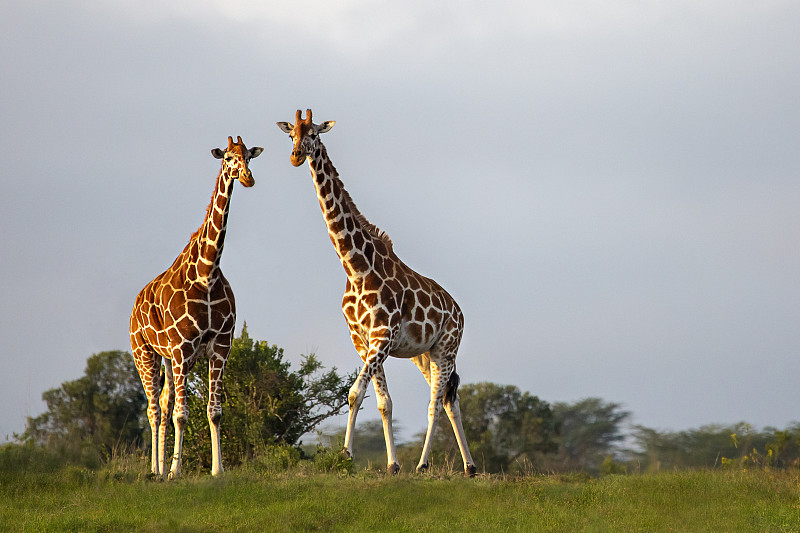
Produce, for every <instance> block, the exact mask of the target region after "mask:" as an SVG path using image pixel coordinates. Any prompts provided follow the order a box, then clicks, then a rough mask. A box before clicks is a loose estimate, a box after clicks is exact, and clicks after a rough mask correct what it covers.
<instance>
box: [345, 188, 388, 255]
mask: <svg viewBox="0 0 800 533" xmlns="http://www.w3.org/2000/svg"><path fill="white" fill-rule="evenodd" d="M342 191H343V194H342V197H343V198H344V201H345V203H346V204H347V205H348V206H349V207H350V211H351V212H352V213H353V215H354V216H355V219H356V222H358V225H359V226H361V228H362V229H364V231H366V232H367V233H368V234H369V235H371V236H372V237H373V238H375V239H380V240H381V241H383V243H384V244H385V245H386V247H387V248H389V250H392V246H393V245H392V239H391V238H389V234H388V233H386V232H385V231H383V230H382V229H381V228H379V227H378V226H376V225H375V224H373V223H372V222H370V221H369V220H367V217H365V216H364V214H363V213H362V212H361V211H359V210H358V206H356V203H355V202H354V201H353V198H351V197H350V193H349V192H347V189H342Z"/></svg>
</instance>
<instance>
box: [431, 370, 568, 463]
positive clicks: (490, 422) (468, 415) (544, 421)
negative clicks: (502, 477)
mask: <svg viewBox="0 0 800 533" xmlns="http://www.w3.org/2000/svg"><path fill="white" fill-rule="evenodd" d="M458 395H459V403H460V405H461V417H462V423H463V425H464V432H465V433H466V437H467V442H468V443H469V447H470V452H471V453H472V457H473V459H474V460H475V463H476V466H477V468H478V472H495V473H499V472H517V471H520V470H530V469H531V468H534V467H535V466H536V465H538V464H539V463H541V461H542V457H543V456H544V455H545V454H550V453H554V452H555V451H556V449H557V445H556V442H555V440H554V439H555V437H556V435H557V433H558V427H557V424H556V420H555V418H554V416H553V412H552V410H551V409H550V405H549V404H548V403H547V402H544V401H542V400H540V399H539V398H538V397H536V396H534V395H532V394H530V393H528V392H524V393H523V392H521V391H520V390H519V388H517V387H516V386H513V385H505V386H504V385H497V384H495V383H488V382H482V383H476V384H466V385H462V386H461V387H460V388H459V390H458ZM424 437H425V436H424V433H423V434H422V435H421V439H424ZM456 458H458V459H456ZM432 459H433V461H437V460H438V461H443V462H445V463H448V462H452V461H456V462H460V459H461V455H460V452H459V449H458V444H457V442H456V440H455V434H454V433H453V429H452V426H451V425H450V421H449V419H448V418H447V415H446V414H445V413H444V411H442V413H441V415H440V417H439V424H438V427H437V429H436V432H435V433H434V444H433V452H432Z"/></svg>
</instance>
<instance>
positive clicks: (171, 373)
mask: <svg viewBox="0 0 800 533" xmlns="http://www.w3.org/2000/svg"><path fill="white" fill-rule="evenodd" d="M262 151H263V148H258V147H255V148H251V149H249V150H248V149H247V147H246V146H245V145H244V143H243V142H242V138H241V137H239V139H238V142H236V143H234V142H233V139H232V138H231V137H228V148H227V149H226V150H222V149H221V148H215V149H213V150H211V154H212V155H213V156H214V157H215V158H217V159H222V169H221V170H220V172H219V176H218V177H217V182H216V185H215V186H214V194H213V195H212V196H211V203H210V204H209V206H208V210H207V212H206V218H205V221H204V222H203V225H202V226H200V227H199V228H198V229H197V231H195V232H194V234H192V236H191V238H190V239H189V243H188V244H187V245H186V247H185V248H184V249H183V251H182V252H181V253H180V255H179V256H178V257H177V259H175V262H174V263H172V266H171V267H169V268H168V269H167V270H166V271H164V272H163V273H161V274H160V275H159V276H158V277H156V278H155V279H154V280H153V281H151V282H150V283H148V284H147V285H146V286H145V287H144V288H143V289H142V291H141V292H140V293H139V295H138V296H137V297H136V303H135V304H134V305H133V311H132V312H131V324H130V334H131V348H132V350H133V359H134V361H135V362H136V369H137V370H138V371H139V377H140V378H141V380H142V385H143V386H144V391H145V394H146V395H147V419H148V420H149V421H150V431H151V432H152V437H153V441H152V454H151V470H152V472H153V473H154V474H157V475H164V473H165V470H164V468H165V462H166V450H165V441H166V433H167V423H168V420H169V414H170V411H172V410H173V406H174V407H175V409H174V413H173V416H172V421H173V424H174V426H175V451H174V454H173V456H172V468H171V469H170V472H169V477H170V478H175V477H180V475H181V453H182V450H183V433H184V429H185V426H186V422H187V421H188V420H189V408H188V407H187V405H186V386H185V380H186V376H187V374H188V373H189V371H190V370H191V369H192V367H193V366H194V364H195V362H197V360H198V359H199V358H201V357H203V356H208V390H209V398H208V423H209V426H210V428H211V462H212V466H211V474H212V475H215V476H216V475H217V474H219V473H220V472H222V471H223V469H222V453H221V451H220V443H219V440H220V429H219V422H220V418H221V417H222V373H223V371H224V370H225V363H226V361H227V360H228V353H229V352H230V349H231V341H232V339H233V329H234V325H235V323H236V303H235V302H234V298H233V291H232V290H231V286H230V284H229V283H228V280H226V279H225V276H223V275H222V270H221V269H220V259H221V258H222V246H223V244H224V241H225V228H226V226H227V223H228V210H229V209H230V196H231V192H232V191H233V183H234V181H236V180H237V179H238V180H239V181H240V182H241V184H242V185H244V186H245V187H252V186H253V184H254V183H255V181H254V180H253V175H252V174H251V173H250V169H249V168H248V164H249V162H250V160H251V159H252V158H254V157H258V155H259V154H260V153H261V152H262ZM162 359H167V360H169V361H164V363H165V364H164V368H165V376H166V377H165V382H166V385H167V386H166V387H163V390H162V385H161V379H160V370H161V364H162ZM159 395H160V401H159ZM162 414H163V416H162Z"/></svg>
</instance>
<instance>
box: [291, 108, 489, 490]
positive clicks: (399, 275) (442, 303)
mask: <svg viewBox="0 0 800 533" xmlns="http://www.w3.org/2000/svg"><path fill="white" fill-rule="evenodd" d="M334 123H335V122H334V121H328V122H323V123H321V124H319V125H317V124H314V123H313V122H312V119H311V110H310V109H309V110H307V111H306V118H305V119H304V120H303V119H302V113H301V111H300V110H298V111H297V113H296V115H295V123H294V124H290V123H288V122H278V123H277V124H278V127H279V128H280V129H281V130H282V131H284V132H285V133H288V134H289V135H290V137H291V138H292V143H293V149H292V154H291V158H290V159H291V163H292V165H294V166H296V167H297V166H300V165H302V164H303V162H304V161H306V160H308V163H309V167H310V169H311V177H312V178H313V181H314V186H315V188H316V191H317V197H318V199H319V204H320V207H321V208H322V213H323V216H324V218H325V223H326V225H327V227H328V234H329V236H330V239H331V242H332V243H333V246H334V248H335V249H336V253H337V254H338V255H339V259H340V260H341V263H342V266H343V267H344V271H345V273H346V275H347V284H346V287H345V292H344V296H343V298H342V312H343V313H344V317H345V320H346V321H347V325H348V327H349V329H350V339H351V340H352V342H353V345H354V346H355V348H356V350H357V351H358V354H359V356H360V357H361V360H362V361H363V363H364V364H363V367H362V368H361V371H360V372H359V374H358V377H357V378H356V381H355V383H353V385H352V387H351V388H350V393H349V395H348V404H349V413H348V418H347V431H346V433H345V443H344V446H345V449H344V453H345V454H346V455H348V456H350V457H352V455H353V428H354V427H355V422H356V416H357V414H358V410H359V409H360V407H361V402H362V401H363V399H364V395H365V392H366V389H367V385H368V383H369V381H370V380H372V384H373V386H374V388H375V395H376V398H377V403H378V411H379V412H380V414H381V419H382V421H383V433H384V439H385V441H386V456H387V462H388V468H387V472H389V473H392V474H394V473H397V472H398V471H399V470H400V466H399V464H398V462H397V453H396V449H395V444H394V437H393V432H392V400H391V398H390V396H389V389H388V386H387V381H386V375H385V373H384V370H383V364H384V362H385V361H386V359H387V358H388V357H389V356H392V357H398V358H404V359H411V360H412V361H413V362H414V364H416V365H417V367H418V368H419V369H420V371H422V374H423V375H424V376H425V379H426V381H427V382H428V384H429V386H430V389H431V395H430V403H429V404H428V429H427V432H426V435H425V443H424V445H423V448H422V456H421V457H420V461H419V464H418V465H417V471H419V472H423V471H425V470H427V468H428V458H429V456H430V450H431V442H432V438H433V430H434V427H435V426H436V422H437V418H438V415H439V408H440V406H442V405H444V409H445V412H446V413H447V415H448V417H449V419H450V423H451V424H452V426H453V431H454V432H455V436H456V440H457V441H458V446H459V448H460V450H461V458H462V460H463V464H464V473H465V475H467V476H470V477H471V476H474V475H475V471H476V469H475V463H474V462H473V461H472V456H471V455H470V453H469V447H468V445H467V439H466V437H465V436H464V429H463V427H462V424H461V411H460V408H459V403H458V396H457V394H456V391H457V389H458V384H459V377H458V374H456V372H455V360H456V353H457V351H458V346H459V344H460V342H461V336H462V333H463V330H464V316H463V314H462V313H461V309H460V308H459V306H458V304H457V303H456V301H455V300H454V299H453V298H452V297H451V296H450V294H448V293H447V291H445V290H444V289H443V288H442V287H441V286H440V285H439V284H438V283H436V282H435V281H434V280H432V279H429V278H426V277H424V276H421V275H420V274H418V273H417V272H415V271H414V270H412V269H411V268H409V267H408V266H406V264H405V263H403V261H401V260H400V259H399V258H398V257H397V255H396V254H395V252H394V249H393V245H392V241H391V239H390V238H389V236H388V235H387V234H386V233H385V232H383V231H381V230H380V229H379V228H377V227H376V226H374V225H373V224H371V223H370V222H369V221H368V220H367V219H366V217H365V216H364V215H363V214H361V212H360V211H359V210H358V208H357V207H356V204H355V203H354V202H353V200H352V198H351V197H350V194H349V193H348V192H347V191H346V190H345V188H344V184H343V183H342V181H341V180H340V179H339V174H338V172H337V171H336V169H335V168H334V166H333V164H332V163H331V160H330V158H329V157H328V152H327V150H326V148H325V145H324V144H322V141H321V140H320V138H319V136H320V134H322V133H326V132H328V131H330V129H331V128H332V127H333V125H334Z"/></svg>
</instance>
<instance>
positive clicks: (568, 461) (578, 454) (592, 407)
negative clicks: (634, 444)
mask: <svg viewBox="0 0 800 533" xmlns="http://www.w3.org/2000/svg"><path fill="white" fill-rule="evenodd" d="M620 407H621V406H620V405H619V404H616V403H611V402H604V401H603V400H601V399H600V398H586V399H584V400H580V401H578V402H575V403H574V404H567V403H562V402H559V403H556V404H554V405H553V413H554V415H555V418H556V420H558V422H559V424H560V425H561V436H560V439H559V450H558V460H557V462H556V463H554V464H553V465H552V467H553V468H554V469H557V470H562V469H563V470H582V471H585V472H589V473H592V474H597V473H600V471H601V467H602V464H603V461H604V460H605V459H606V457H609V456H613V455H614V453H615V452H616V451H618V450H617V444H618V443H620V442H621V441H622V440H623V439H624V438H625V436H624V435H623V433H622V428H621V424H622V423H623V422H624V421H625V420H627V419H628V417H629V416H630V412H629V411H623V410H621V409H620Z"/></svg>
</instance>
